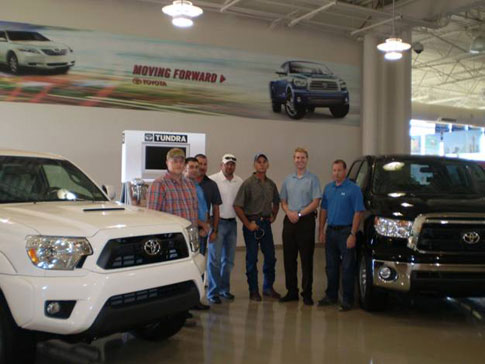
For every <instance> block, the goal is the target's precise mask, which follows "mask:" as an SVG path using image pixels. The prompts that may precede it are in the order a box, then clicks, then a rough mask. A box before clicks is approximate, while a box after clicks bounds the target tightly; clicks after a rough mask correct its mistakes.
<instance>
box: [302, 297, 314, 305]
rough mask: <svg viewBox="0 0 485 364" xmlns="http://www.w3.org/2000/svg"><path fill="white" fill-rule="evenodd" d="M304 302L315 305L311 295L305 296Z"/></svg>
mask: <svg viewBox="0 0 485 364" xmlns="http://www.w3.org/2000/svg"><path fill="white" fill-rule="evenodd" d="M303 303H304V304H305V305H307V306H313V300H312V298H311V297H303Z"/></svg>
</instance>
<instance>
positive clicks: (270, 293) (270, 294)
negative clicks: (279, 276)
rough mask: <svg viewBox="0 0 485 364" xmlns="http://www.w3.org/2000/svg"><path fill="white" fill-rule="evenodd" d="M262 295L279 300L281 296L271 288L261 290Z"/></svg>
mask: <svg viewBox="0 0 485 364" xmlns="http://www.w3.org/2000/svg"><path fill="white" fill-rule="evenodd" d="M263 296H265V297H269V298H274V299H277V300H279V299H280V298H281V295H280V294H279V293H278V292H276V291H275V290H274V289H273V288H271V289H268V290H266V291H263Z"/></svg>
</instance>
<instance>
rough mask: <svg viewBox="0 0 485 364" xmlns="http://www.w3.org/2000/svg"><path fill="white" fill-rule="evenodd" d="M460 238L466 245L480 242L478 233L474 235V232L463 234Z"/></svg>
mask: <svg viewBox="0 0 485 364" xmlns="http://www.w3.org/2000/svg"><path fill="white" fill-rule="evenodd" d="M461 238H462V239H463V241H464V242H465V243H467V244H470V245H472V244H476V243H478V242H479V241H480V235H479V234H478V233H476V232H475V231H471V232H468V233H464V234H463V235H462V236H461Z"/></svg>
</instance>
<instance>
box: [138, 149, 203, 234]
mask: <svg viewBox="0 0 485 364" xmlns="http://www.w3.org/2000/svg"><path fill="white" fill-rule="evenodd" d="M184 168H185V153H184V151H183V150H182V149H179V148H172V149H170V150H169V151H168V153H167V170H168V171H167V173H166V174H165V175H164V176H161V177H158V178H157V179H156V180H155V181H153V183H152V185H151V186H150V189H149V190H148V194H147V207H148V208H149V209H153V210H158V211H163V212H168V213H169V214H173V215H177V216H180V217H183V218H184V219H187V220H189V221H190V222H191V223H192V224H193V225H194V226H197V219H198V202H197V192H196V190H195V184H194V182H192V181H191V180H190V179H188V178H185V177H184V176H183V175H182V174H183V171H184Z"/></svg>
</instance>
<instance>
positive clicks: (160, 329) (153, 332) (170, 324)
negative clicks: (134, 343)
mask: <svg viewBox="0 0 485 364" xmlns="http://www.w3.org/2000/svg"><path fill="white" fill-rule="evenodd" d="M186 318H187V313H186V312H181V313H178V314H176V315H173V316H170V317H166V318H164V319H161V320H158V321H155V322H152V323H151V324H148V325H146V326H144V327H141V328H139V329H136V330H134V331H133V334H134V335H135V336H136V337H138V338H140V339H144V340H150V341H158V340H165V339H168V338H169V337H170V336H173V335H175V334H176V333H177V332H179V331H180V329H181V328H182V327H183V326H184V323H185V319H186Z"/></svg>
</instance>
